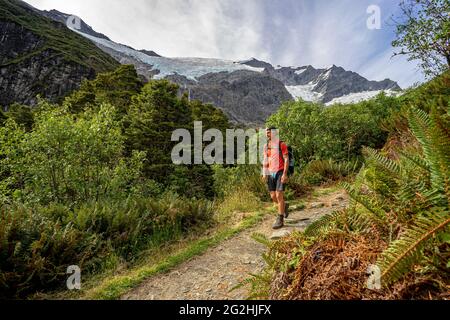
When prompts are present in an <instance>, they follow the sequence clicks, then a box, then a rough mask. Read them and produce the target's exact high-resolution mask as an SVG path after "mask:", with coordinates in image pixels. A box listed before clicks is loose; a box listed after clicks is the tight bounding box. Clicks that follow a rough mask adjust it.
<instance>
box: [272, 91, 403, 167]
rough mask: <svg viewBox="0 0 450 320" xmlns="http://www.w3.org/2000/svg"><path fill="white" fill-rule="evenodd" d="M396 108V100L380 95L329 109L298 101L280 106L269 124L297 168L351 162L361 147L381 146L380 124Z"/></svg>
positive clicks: (358, 153) (359, 153) (397, 105)
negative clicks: (290, 149)
mask: <svg viewBox="0 0 450 320" xmlns="http://www.w3.org/2000/svg"><path fill="white" fill-rule="evenodd" d="M398 107H399V103H398V100H397V99H396V98H394V97H387V96H386V95H383V94H381V95H379V96H377V97H376V98H375V99H372V100H370V101H364V102H360V103H357V104H352V105H340V104H337V105H333V106H331V107H325V106H323V105H321V104H315V103H311V102H305V101H302V100H298V101H296V102H287V103H285V104H283V105H282V106H281V108H280V110H279V111H278V112H277V113H276V114H275V115H273V116H272V117H271V118H269V120H268V125H270V126H276V127H277V128H279V130H280V135H281V137H282V139H283V140H285V141H286V142H287V143H289V144H290V145H291V146H292V147H293V148H294V150H295V158H296V160H297V161H298V164H299V165H300V166H305V165H306V164H307V163H308V162H310V161H312V160H319V159H334V160H337V161H343V160H345V161H351V160H354V159H357V158H359V157H360V156H361V150H362V147H363V146H370V147H374V148H380V147H382V146H383V144H384V143H385V142H386V138H387V133H386V132H384V131H383V130H382V128H381V127H380V124H381V122H382V121H383V120H384V119H386V118H388V117H389V115H390V114H391V113H392V112H393V111H395V110H396V109H398Z"/></svg>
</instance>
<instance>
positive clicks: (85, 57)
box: [0, 0, 119, 72]
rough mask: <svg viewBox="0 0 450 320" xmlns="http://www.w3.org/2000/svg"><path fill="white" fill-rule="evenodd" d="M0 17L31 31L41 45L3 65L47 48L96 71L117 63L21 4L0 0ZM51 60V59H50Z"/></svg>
mask: <svg viewBox="0 0 450 320" xmlns="http://www.w3.org/2000/svg"><path fill="white" fill-rule="evenodd" d="M0 20H2V21H8V22H11V23H16V24H18V25H19V26H21V27H22V28H24V29H26V30H29V31H31V32H32V33H33V34H34V35H35V36H36V37H38V38H39V39H40V40H41V42H42V45H41V46H39V47H36V48H34V49H33V51H32V52H27V53H26V54H24V55H21V56H18V57H15V58H13V59H9V60H6V61H4V63H3V65H9V64H16V63H18V62H20V61H22V60H23V59H30V58H31V57H33V56H34V55H37V54H39V53H41V52H43V51H45V50H48V49H50V50H51V51H52V55H53V57H59V56H63V57H64V59H65V60H67V61H69V62H70V61H72V62H75V63H77V64H79V65H83V66H86V67H88V68H92V69H93V70H95V71H96V72H107V71H111V70H114V69H115V68H117V67H118V66H119V63H118V62H117V61H115V60H114V59H113V58H112V57H111V56H109V55H108V54H106V53H104V52H103V51H101V50H100V49H99V48H98V47H97V46H96V45H95V44H94V43H92V42H91V41H89V40H88V39H85V38H84V37H82V36H81V35H78V34H77V33H75V32H73V31H71V30H69V29H68V28H67V27H66V26H65V25H63V24H62V23H60V22H56V21H53V20H51V19H49V18H46V17H43V16H41V15H39V14H38V13H36V12H33V11H32V10H31V9H29V8H26V7H24V4H21V3H19V2H18V1H14V0H0ZM49 59H50V58H49Z"/></svg>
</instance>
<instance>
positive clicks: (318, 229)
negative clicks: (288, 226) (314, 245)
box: [304, 210, 347, 237]
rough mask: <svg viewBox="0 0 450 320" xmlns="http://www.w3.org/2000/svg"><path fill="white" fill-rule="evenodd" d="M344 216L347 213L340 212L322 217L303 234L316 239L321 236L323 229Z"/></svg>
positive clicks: (344, 211)
mask: <svg viewBox="0 0 450 320" xmlns="http://www.w3.org/2000/svg"><path fill="white" fill-rule="evenodd" d="M346 214H347V211H346V210H342V211H335V212H332V213H330V214H327V215H325V216H323V217H320V218H319V219H317V220H316V221H314V222H313V223H311V224H310V225H309V226H308V227H307V228H306V229H305V231H304V234H305V235H306V236H308V237H316V236H318V235H320V234H322V233H323V231H324V229H325V228H327V227H329V226H330V225H331V224H332V223H334V222H336V221H337V220H339V219H340V218H342V216H344V215H346Z"/></svg>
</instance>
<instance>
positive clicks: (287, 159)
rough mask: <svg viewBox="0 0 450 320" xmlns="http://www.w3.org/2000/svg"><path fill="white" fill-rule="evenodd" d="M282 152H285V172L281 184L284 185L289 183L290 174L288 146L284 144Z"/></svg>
mask: <svg viewBox="0 0 450 320" xmlns="http://www.w3.org/2000/svg"><path fill="white" fill-rule="evenodd" d="M282 149H284V150H282V152H283V159H284V170H283V176H282V178H281V182H282V183H287V182H288V172H289V153H288V149H287V145H286V144H284V145H283V146H282Z"/></svg>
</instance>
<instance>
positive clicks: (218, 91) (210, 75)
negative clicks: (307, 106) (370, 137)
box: [0, 0, 401, 124]
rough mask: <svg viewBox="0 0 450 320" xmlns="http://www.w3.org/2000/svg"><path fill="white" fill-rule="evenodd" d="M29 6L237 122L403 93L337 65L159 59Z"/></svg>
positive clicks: (394, 85)
mask: <svg viewBox="0 0 450 320" xmlns="http://www.w3.org/2000/svg"><path fill="white" fill-rule="evenodd" d="M1 1H7V0H1ZM9 1H11V0H9ZM18 2H22V1H18ZM22 3H24V4H26V3H25V2H22ZM27 6H28V7H29V8H31V9H32V10H33V11H34V12H36V13H38V14H40V15H41V16H43V17H46V18H49V19H52V20H53V21H57V22H59V23H61V25H64V26H65V27H66V28H67V29H68V30H72V31H73V32H75V33H76V34H77V35H79V36H82V37H83V38H85V39H86V40H88V41H90V42H91V43H93V44H95V46H96V47H97V48H99V49H100V50H101V51H103V52H104V53H105V54H107V55H108V56H109V57H112V58H113V59H114V60H115V61H117V62H118V63H120V64H132V65H134V67H135V68H136V70H137V72H138V74H139V75H140V76H142V77H143V78H145V79H146V80H151V79H168V80H170V81H172V82H175V83H177V84H178V85H179V86H180V94H183V93H187V94H188V95H189V97H191V98H192V99H199V100H201V101H202V102H203V103H212V104H214V105H215V106H217V107H219V108H220V109H222V110H223V111H224V112H225V113H226V114H227V115H228V117H229V118H230V120H231V121H232V122H235V123H242V124H262V123H264V122H265V120H266V119H267V118H268V117H269V116H270V115H271V114H273V113H275V112H276V111H277V110H278V108H279V106H280V105H281V104H282V103H283V102H285V101H292V100H295V99H298V98H301V99H303V100H306V101H313V102H319V103H323V104H326V105H328V104H331V103H334V102H335V101H337V102H339V101H348V102H353V101H359V100H361V99H362V100H364V99H366V98H370V97H373V96H374V95H376V94H377V93H379V92H381V91H387V92H388V93H389V94H395V92H398V91H400V90H401V88H400V86H399V85H398V84H397V83H396V82H394V81H392V80H390V79H385V80H383V81H370V80H367V79H366V78H364V77H362V76H361V75H359V74H358V73H356V72H353V71H347V70H345V69H344V68H342V67H339V66H336V65H333V66H331V67H330V68H326V69H320V68H317V69H316V68H314V67H313V66H311V65H306V66H300V67H292V66H290V67H283V66H277V67H274V66H273V65H272V64H270V63H268V62H265V61H262V60H258V59H256V58H250V59H248V60H243V61H230V60H223V59H206V58H189V57H186V58H168V57H163V56H161V55H159V54H157V53H156V52H154V51H152V50H145V49H142V50H136V49H134V48H132V47H130V46H127V45H124V44H120V43H116V42H114V41H112V40H111V39H110V38H109V37H107V36H106V35H104V34H102V33H99V32H97V31H95V30H94V29H93V28H92V27H90V26H89V25H88V24H86V23H85V22H84V21H83V20H82V19H80V21H79V28H78V29H76V30H75V29H72V28H70V27H69V25H68V24H67V23H66V22H67V19H69V18H70V17H73V16H72V15H70V14H67V13H62V12H59V11H57V10H50V11H42V10H38V9H36V8H34V7H32V6H30V5H28V4H27ZM91 76H92V75H91ZM339 99H341V100H339ZM358 99H359V100H358ZM0 102H1V101H0Z"/></svg>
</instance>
